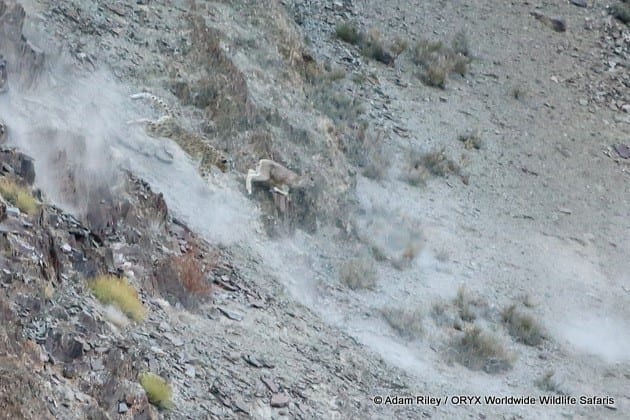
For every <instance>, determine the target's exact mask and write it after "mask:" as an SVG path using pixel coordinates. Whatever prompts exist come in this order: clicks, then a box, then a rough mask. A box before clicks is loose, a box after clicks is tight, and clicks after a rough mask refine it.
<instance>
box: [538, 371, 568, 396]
mask: <svg viewBox="0 0 630 420" xmlns="http://www.w3.org/2000/svg"><path fill="white" fill-rule="evenodd" d="M554 375H555V373H554V372H553V371H552V370H549V371H547V372H545V373H544V374H543V375H542V376H541V377H540V378H538V379H537V380H536V382H535V385H536V386H537V387H538V388H539V389H541V390H542V391H544V392H554V393H556V394H564V392H563V391H561V389H560V384H559V383H558V381H556V380H555V379H554V377H553V376H554Z"/></svg>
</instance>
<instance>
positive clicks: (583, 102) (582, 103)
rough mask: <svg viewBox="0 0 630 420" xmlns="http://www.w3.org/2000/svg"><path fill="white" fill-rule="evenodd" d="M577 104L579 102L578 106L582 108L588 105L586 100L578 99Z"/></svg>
mask: <svg viewBox="0 0 630 420" xmlns="http://www.w3.org/2000/svg"><path fill="white" fill-rule="evenodd" d="M579 102H580V105H582V106H586V105H588V101H587V100H586V99H580V101H579Z"/></svg>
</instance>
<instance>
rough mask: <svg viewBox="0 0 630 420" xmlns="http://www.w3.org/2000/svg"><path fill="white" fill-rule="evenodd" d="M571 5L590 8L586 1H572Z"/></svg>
mask: <svg viewBox="0 0 630 420" xmlns="http://www.w3.org/2000/svg"><path fill="white" fill-rule="evenodd" d="M570 1H571V4H573V5H575V6H578V7H588V3H587V2H586V0H570Z"/></svg>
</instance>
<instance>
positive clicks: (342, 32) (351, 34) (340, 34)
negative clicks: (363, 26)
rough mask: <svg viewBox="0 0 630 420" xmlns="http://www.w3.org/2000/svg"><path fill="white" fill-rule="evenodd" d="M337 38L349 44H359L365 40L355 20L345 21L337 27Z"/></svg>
mask: <svg viewBox="0 0 630 420" xmlns="http://www.w3.org/2000/svg"><path fill="white" fill-rule="evenodd" d="M335 33H336V34H337V38H339V39H340V40H342V41H343V42H347V43H348V44H352V45H358V44H360V43H362V42H363V38H364V35H363V34H362V33H361V32H360V31H359V28H358V26H357V24H356V23H354V22H343V23H340V24H338V25H337V26H336V27H335Z"/></svg>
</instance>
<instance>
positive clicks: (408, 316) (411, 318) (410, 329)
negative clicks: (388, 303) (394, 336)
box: [382, 308, 424, 338]
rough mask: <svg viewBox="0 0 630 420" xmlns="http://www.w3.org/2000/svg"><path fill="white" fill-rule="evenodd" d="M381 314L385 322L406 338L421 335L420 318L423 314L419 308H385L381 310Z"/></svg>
mask: <svg viewBox="0 0 630 420" xmlns="http://www.w3.org/2000/svg"><path fill="white" fill-rule="evenodd" d="M382 314H383V317H384V318H385V320H386V321H387V323H388V324H389V325H390V326H391V327H392V328H393V329H394V330H396V331H397V332H398V333H399V334H400V335H402V336H405V337H408V338H420V337H421V336H422V333H423V331H424V329H423V327H422V318H423V317H424V314H423V312H422V310H421V309H420V308H416V309H394V308H387V309H383V310H382Z"/></svg>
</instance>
